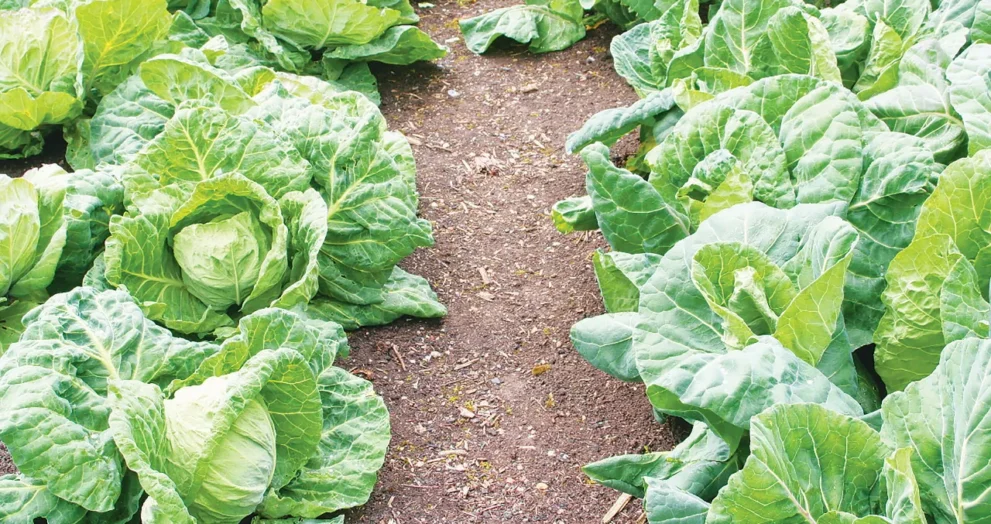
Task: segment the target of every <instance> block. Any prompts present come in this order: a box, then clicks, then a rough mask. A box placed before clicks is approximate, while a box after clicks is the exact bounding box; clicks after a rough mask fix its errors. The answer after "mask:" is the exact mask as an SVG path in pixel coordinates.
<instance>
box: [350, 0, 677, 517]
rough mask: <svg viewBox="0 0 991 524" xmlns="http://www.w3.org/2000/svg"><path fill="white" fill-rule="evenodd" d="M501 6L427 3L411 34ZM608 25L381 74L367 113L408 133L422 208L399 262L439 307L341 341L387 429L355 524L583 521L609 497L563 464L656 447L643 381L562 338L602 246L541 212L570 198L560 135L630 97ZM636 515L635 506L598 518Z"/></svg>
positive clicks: (571, 162) (574, 180)
mask: <svg viewBox="0 0 991 524" xmlns="http://www.w3.org/2000/svg"><path fill="white" fill-rule="evenodd" d="M514 3H519V2H517V1H514V0H498V1H496V0H485V1H480V2H477V3H468V4H467V5H462V4H463V2H460V3H459V2H443V3H441V2H437V7H434V8H432V9H423V10H420V14H421V16H422V17H423V20H422V22H421V26H422V27H424V29H425V30H426V31H427V32H428V33H430V34H431V35H432V36H433V37H434V39H435V40H437V41H439V42H445V41H447V40H448V39H451V38H455V37H459V36H460V33H459V32H458V30H457V26H456V20H457V19H458V18H463V17H470V16H475V15H477V14H480V13H483V12H486V11H489V10H491V9H494V8H498V7H504V6H508V5H512V4H514ZM614 31H615V29H614V28H612V27H611V26H603V27H601V28H599V29H596V30H594V31H591V32H590V34H589V37H588V38H587V39H585V40H584V41H582V42H580V43H578V44H577V45H576V46H574V47H572V48H571V49H568V50H566V51H562V52H559V53H551V54H545V55H533V54H530V53H528V52H527V51H526V50H525V48H523V47H519V46H517V47H503V48H501V49H498V50H493V51H492V52H490V53H488V54H486V55H485V56H475V55H473V54H472V53H470V52H469V51H468V50H467V49H466V48H465V46H464V43H463V41H461V40H459V41H457V42H451V43H449V44H448V45H449V47H451V51H452V52H451V54H450V55H449V56H448V57H447V58H445V59H444V60H442V61H440V62H439V64H438V66H436V67H433V66H421V67H416V68H403V69H395V70H385V71H380V73H384V74H379V75H378V76H379V78H380V88H381V91H382V93H383V104H382V109H383V111H384V112H385V114H386V117H387V119H388V121H389V123H390V126H391V127H392V128H393V129H398V130H400V131H402V132H403V133H405V134H406V135H407V136H409V137H410V138H411V140H412V141H413V144H414V151H415V153H416V158H417V164H418V184H419V189H420V194H421V213H422V214H423V216H424V217H426V218H427V219H429V220H430V221H431V222H432V223H433V225H434V235H435V237H436V239H437V243H436V246H434V247H433V248H431V249H426V250H421V251H419V252H417V253H415V254H414V255H413V256H412V257H410V258H409V259H408V261H407V262H405V263H404V264H403V265H404V266H405V267H406V269H408V270H410V271H412V272H415V273H418V274H421V275H424V276H426V277H427V278H428V279H429V280H430V282H431V284H433V285H434V287H435V289H436V290H437V292H438V294H439V295H440V298H441V300H442V301H443V302H444V303H445V304H447V306H448V308H449V310H450V313H449V315H448V317H447V318H446V319H444V321H443V322H440V323H425V322H414V321H405V322H404V321H400V322H398V323H397V324H395V325H393V326H389V327H385V328H377V329H371V330H362V331H360V332H358V333H355V334H353V335H352V336H351V343H352V345H353V346H354V348H355V350H356V351H355V356H354V357H353V358H352V359H351V362H350V363H349V365H350V366H356V367H359V368H365V369H370V370H372V371H373V373H374V375H373V380H374V382H375V385H376V387H377V389H378V390H379V391H380V392H381V393H382V394H383V395H384V396H385V398H386V401H387V402H388V404H389V408H390V410H391V413H392V421H393V443H392V449H391V453H390V454H389V456H388V458H387V460H386V465H385V468H384V469H383V471H382V475H381V481H380V483H379V486H378V488H377V489H376V491H375V494H374V496H373V498H372V500H371V501H370V502H369V503H368V505H366V506H365V507H364V508H363V509H361V510H359V511H357V512H355V513H353V515H354V516H355V517H357V520H358V521H359V522H375V523H378V522H381V523H390V522H395V523H396V524H403V523H409V522H422V523H427V522H429V523H435V522H466V523H467V522H514V523H515V522H547V523H568V524H571V523H587V522H599V520H600V519H601V518H602V516H603V515H604V514H605V513H606V512H607V511H608V510H609V507H610V506H611V505H612V503H613V502H614V501H615V500H616V498H617V496H618V493H617V492H615V491H613V490H610V489H607V488H604V487H601V486H594V485H590V483H589V481H588V479H587V478H586V477H585V476H584V475H583V474H582V472H581V471H580V467H581V466H582V465H583V464H586V463H588V462H591V461H594V460H598V459H601V458H605V457H608V456H612V455H617V454H622V453H635V452H638V451H642V450H643V449H644V448H645V447H647V448H650V449H653V450H657V449H668V448H670V447H671V446H673V444H674V442H675V439H674V436H673V435H672V432H671V430H670V429H669V428H668V427H667V426H659V425H658V424H657V423H656V422H654V420H653V416H652V414H651V410H650V404H649V403H648V402H647V400H646V397H645V396H644V394H643V390H642V387H640V386H637V385H630V384H624V383H622V382H620V381H618V380H615V379H612V378H610V377H608V376H607V375H605V374H603V373H601V372H599V371H597V370H596V369H594V368H593V367H592V366H590V365H588V364H587V363H586V362H585V361H584V360H583V359H582V358H581V357H580V356H579V355H578V354H577V353H576V352H575V350H574V348H572V347H571V344H570V342H569V341H568V331H569V329H570V327H571V325H572V324H573V323H574V322H575V321H577V320H579V319H581V318H583V317H586V316H590V315H595V314H599V313H601V312H602V303H601V299H600V296H599V292H598V287H597V285H596V282H595V277H594V275H593V273H592V268H591V262H590V254H591V252H592V250H593V249H594V248H596V247H600V246H603V245H605V244H604V243H603V242H602V240H601V237H600V236H599V235H598V234H595V235H584V236H570V237H566V236H563V235H561V234H560V233H558V232H557V231H556V230H555V229H554V227H553V224H552V223H551V220H550V216H549V213H550V207H551V205H552V204H553V203H554V202H556V201H557V200H559V199H561V198H564V197H568V196H573V195H578V194H583V193H584V179H585V176H584V174H585V169H584V164H582V162H581V161H580V159H578V158H577V157H575V156H570V155H566V154H565V153H564V140H565V137H566V136H567V135H568V133H570V132H573V131H575V130H576V129H578V128H579V127H580V126H581V125H582V123H583V122H584V121H585V120H586V119H587V118H588V117H589V116H591V115H592V114H594V113H595V112H597V111H600V110H603V109H606V108H610V107H616V106H621V105H627V104H629V103H631V102H633V101H635V100H636V95H635V94H634V93H633V91H632V90H631V89H630V88H629V87H627V86H626V84H625V83H624V82H623V80H622V79H621V78H619V77H618V76H617V75H616V73H615V72H614V71H613V69H612V60H611V59H610V57H609V53H608V49H609V42H610V40H611V39H612V36H613V35H614V34H615V32H614ZM396 353H398V354H399V355H401V357H402V358H401V360H400V358H399V357H398V356H397V354H396ZM431 354H433V355H434V357H433V358H431V357H430V355H431ZM403 364H405V369H404V367H403ZM543 369H546V371H545V372H543V373H540V371H541V370H543ZM463 409H468V410H470V411H474V415H475V416H474V417H473V418H465V417H464V416H462V411H463ZM464 414H468V413H464ZM452 451H455V452H456V453H457V454H446V452H452ZM641 513H642V511H641V509H640V507H639V504H637V503H636V502H634V503H631V504H630V505H629V507H628V508H627V509H626V511H624V512H623V513H622V514H621V515H620V516H619V517H617V518H616V519H615V520H614V522H634V521H635V520H636V519H637V517H638V516H639V515H640V514H641Z"/></svg>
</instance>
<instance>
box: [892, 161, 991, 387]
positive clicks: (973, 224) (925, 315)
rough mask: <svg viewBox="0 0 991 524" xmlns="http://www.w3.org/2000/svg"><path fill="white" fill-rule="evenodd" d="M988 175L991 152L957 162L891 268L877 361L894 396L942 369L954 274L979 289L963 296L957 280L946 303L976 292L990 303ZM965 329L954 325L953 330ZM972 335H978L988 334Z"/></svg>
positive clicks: (925, 206)
mask: <svg viewBox="0 0 991 524" xmlns="http://www.w3.org/2000/svg"><path fill="white" fill-rule="evenodd" d="M987 173H991V153H984V152H979V153H978V154H977V155H976V156H974V157H973V158H965V159H961V160H958V161H957V162H954V163H953V164H950V165H949V166H948V167H947V168H946V170H945V171H944V172H943V174H942V175H941V176H940V177H939V183H938V184H937V186H936V190H935V191H934V192H933V193H932V196H930V197H929V199H928V200H927V201H926V202H925V203H924V204H923V205H922V211H921V213H920V215H919V221H918V226H917V228H916V236H915V238H914V239H913V241H912V243H911V244H909V246H908V247H907V248H905V250H904V251H902V252H901V253H899V254H898V255H897V256H895V258H894V259H893V260H892V262H891V265H890V267H889V270H888V276H887V281H888V288H887V289H886V290H885V292H884V294H883V295H882V301H883V303H884V305H885V313H884V316H883V317H882V318H881V322H880V324H879V325H878V329H877V331H876V333H875V335H874V341H875V343H876V344H877V349H876V351H875V355H874V360H875V363H876V365H877V370H878V374H879V375H881V377H882V378H883V379H884V381H885V384H887V385H888V388H889V390H899V389H902V388H904V387H905V385H906V384H908V383H909V382H911V381H913V380H919V379H921V378H923V377H925V376H926V375H928V374H929V373H930V372H931V371H932V370H933V369H934V368H935V367H936V364H937V362H938V359H939V354H940V352H941V351H942V350H943V346H945V345H946V342H947V341H946V340H945V339H944V337H943V331H944V327H943V320H942V308H941V302H943V301H944V300H943V299H941V297H942V294H943V287H944V284H945V282H946V281H947V278H948V277H949V276H950V275H951V273H952V274H955V275H957V276H959V277H965V276H967V275H968V274H969V275H970V277H971V278H970V281H972V282H975V283H976V290H970V291H969V292H966V291H963V290H961V289H960V285H962V284H963V283H964V281H963V280H958V281H957V282H955V284H954V286H952V287H951V288H950V291H949V293H950V295H947V297H948V298H947V299H945V301H946V302H952V298H951V297H953V296H957V297H966V296H976V295H975V293H976V294H980V295H981V296H982V297H984V300H986V298H987V297H986V295H985V293H986V290H987V289H988V282H989V279H991V270H989V269H991V268H988V267H986V266H983V265H981V264H980V261H981V256H982V255H981V253H983V252H984V248H985V246H987V245H988V243H991V211H989V208H988V202H991V177H988V176H986V174H987ZM951 235H952V236H951ZM958 264H966V265H971V266H973V268H974V271H975V272H974V273H970V271H969V270H966V269H965V268H958V269H955V268H956V266H957V265H958ZM961 306H964V307H967V306H970V307H974V308H978V309H979V308H980V307H981V304H980V301H972V302H969V303H968V304H961ZM955 314H957V313H953V315H955ZM954 318H959V317H954ZM971 318H973V317H971ZM959 329H960V327H959V326H957V327H950V328H949V331H951V332H959ZM968 329H970V330H973V331H974V332H977V333H979V332H981V331H980V330H981V329H982V328H981V327H980V326H968Z"/></svg>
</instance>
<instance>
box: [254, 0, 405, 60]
mask: <svg viewBox="0 0 991 524" xmlns="http://www.w3.org/2000/svg"><path fill="white" fill-rule="evenodd" d="M261 15H262V18H263V20H264V26H265V28H266V29H267V30H269V31H271V32H272V34H274V35H275V36H278V37H280V38H283V39H285V40H288V41H290V42H293V43H294V44H296V45H298V46H301V47H306V48H313V49H323V48H326V47H331V46H338V45H349V44H357V45H362V44H367V43H368V42H371V41H372V40H374V39H375V38H376V37H378V36H379V35H381V34H382V33H384V32H385V30H386V29H388V28H389V27H392V26H393V25H395V24H396V23H398V22H399V18H400V12H399V11H397V10H395V9H384V8H378V7H373V6H372V5H366V4H365V3H363V2H360V1H358V0H329V1H320V0H292V1H290V0H270V1H269V2H266V3H265V4H264V6H263V7H262V9H261Z"/></svg>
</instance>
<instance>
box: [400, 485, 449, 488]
mask: <svg viewBox="0 0 991 524" xmlns="http://www.w3.org/2000/svg"><path fill="white" fill-rule="evenodd" d="M400 486H402V487H404V488H418V489H438V488H440V486H429V485H427V484H400Z"/></svg>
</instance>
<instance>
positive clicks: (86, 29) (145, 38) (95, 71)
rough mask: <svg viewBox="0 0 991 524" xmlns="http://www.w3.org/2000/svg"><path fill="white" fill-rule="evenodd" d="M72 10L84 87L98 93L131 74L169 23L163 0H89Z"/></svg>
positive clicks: (116, 84) (105, 91) (109, 89)
mask: <svg viewBox="0 0 991 524" xmlns="http://www.w3.org/2000/svg"><path fill="white" fill-rule="evenodd" d="M74 14H75V19H76V23H77V24H78V26H79V37H80V39H81V40H82V42H83V64H82V75H83V79H84V86H85V90H86V92H89V91H90V90H91V89H92V90H94V91H96V94H97V95H98V96H100V97H102V96H103V95H106V94H108V93H110V92H111V91H113V89H114V88H115V87H117V86H118V85H119V84H120V83H122V82H123V81H124V80H125V79H127V77H129V76H131V73H133V72H134V69H135V68H136V67H137V65H138V63H140V61H141V60H143V59H144V58H147V55H148V54H149V52H151V51H152V50H153V49H154V46H155V45H156V44H157V43H158V42H159V40H161V39H163V38H165V35H166V34H167V33H168V30H169V27H170V26H171V25H172V17H171V16H169V11H168V9H166V2H165V0H151V1H148V0H125V1H121V0H93V1H91V2H88V3H84V4H81V5H79V6H78V7H76V10H75V12H74Z"/></svg>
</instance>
